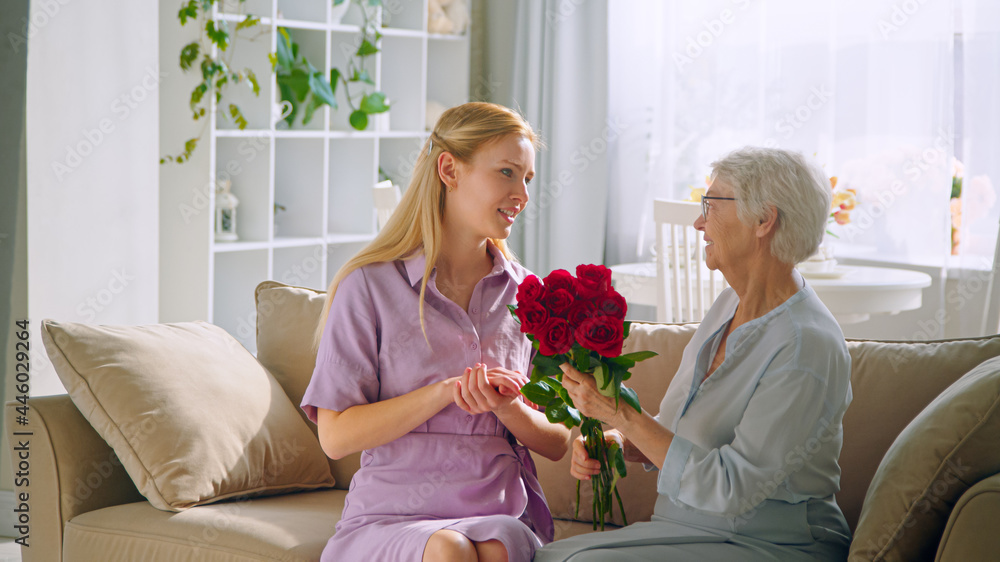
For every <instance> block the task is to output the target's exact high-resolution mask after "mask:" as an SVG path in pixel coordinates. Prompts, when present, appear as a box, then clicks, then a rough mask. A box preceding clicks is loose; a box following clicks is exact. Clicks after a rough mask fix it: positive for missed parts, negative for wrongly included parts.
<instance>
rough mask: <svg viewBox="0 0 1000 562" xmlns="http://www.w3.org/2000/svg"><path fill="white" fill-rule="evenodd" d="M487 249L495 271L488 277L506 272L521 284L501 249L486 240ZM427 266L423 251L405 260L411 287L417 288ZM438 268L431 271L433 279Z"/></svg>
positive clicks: (404, 264) (418, 251)
mask: <svg viewBox="0 0 1000 562" xmlns="http://www.w3.org/2000/svg"><path fill="white" fill-rule="evenodd" d="M486 248H487V249H488V250H489V252H490V254H492V255H493V270H492V271H490V274H489V275H487V277H492V276H494V275H499V274H501V273H504V272H506V273H507V275H509V276H510V277H511V278H512V279H514V280H515V281H517V282H520V281H521V279H519V278H518V277H519V276H518V275H517V274H516V272H515V271H514V269H513V267H512V264H511V262H510V261H509V260H508V259H507V258H505V257H504V255H503V252H501V251H500V248H497V247H496V244H494V243H493V240H490V239H488V238H487V239H486ZM426 264H427V256H425V255H424V252H423V250H417V252H416V253H414V254H413V256H411V257H409V258H404V260H403V266H404V267H406V277H407V279H408V280H409V282H410V286H411V287H416V286H417V284H418V283H420V280H421V279H423V277H424V267H425V266H426ZM436 271H437V268H434V270H432V271H431V279H433V278H434V276H435V272H436Z"/></svg>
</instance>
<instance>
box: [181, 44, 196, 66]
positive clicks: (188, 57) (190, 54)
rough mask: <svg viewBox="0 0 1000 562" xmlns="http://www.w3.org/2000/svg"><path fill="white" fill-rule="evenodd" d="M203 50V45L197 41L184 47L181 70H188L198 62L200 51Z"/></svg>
mask: <svg viewBox="0 0 1000 562" xmlns="http://www.w3.org/2000/svg"><path fill="white" fill-rule="evenodd" d="M199 50H201V45H199V44H198V42H197V41H194V42H192V43H188V44H187V45H184V48H183V49H181V70H188V69H190V68H191V65H193V64H194V61H196V60H198V51H199Z"/></svg>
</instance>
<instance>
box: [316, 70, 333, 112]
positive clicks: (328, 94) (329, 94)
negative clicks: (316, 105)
mask: <svg viewBox="0 0 1000 562" xmlns="http://www.w3.org/2000/svg"><path fill="white" fill-rule="evenodd" d="M309 89H310V90H312V93H313V96H314V97H318V98H319V101H320V102H322V103H325V104H327V105H329V106H330V107H332V108H334V109H336V108H337V100H335V99H334V98H333V89H331V88H330V83H329V82H327V81H326V79H325V78H323V73H322V72H319V71H316V72H314V73H312V74H311V75H310V76H309Z"/></svg>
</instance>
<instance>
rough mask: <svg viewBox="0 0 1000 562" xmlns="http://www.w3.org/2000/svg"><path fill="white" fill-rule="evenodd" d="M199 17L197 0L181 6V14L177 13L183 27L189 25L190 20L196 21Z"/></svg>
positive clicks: (191, 0)
mask: <svg viewBox="0 0 1000 562" xmlns="http://www.w3.org/2000/svg"><path fill="white" fill-rule="evenodd" d="M197 17H198V3H197V1H196V0H190V1H189V2H188V3H187V4H185V5H183V6H181V9H180V11H179V12H177V18H178V19H180V20H181V25H184V24H186V23H187V20H189V19H192V20H193V19H195V18H197Z"/></svg>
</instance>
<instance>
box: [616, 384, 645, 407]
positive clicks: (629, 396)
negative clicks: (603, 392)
mask: <svg viewBox="0 0 1000 562" xmlns="http://www.w3.org/2000/svg"><path fill="white" fill-rule="evenodd" d="M621 392H622V393H621V397H622V400H624V401H625V403H626V404H628V405H629V406H632V407H633V408H635V411H636V412H642V406H640V405H639V395H638V394H636V393H635V391H634V390H632V389H631V388H629V387H627V386H622V391H621Z"/></svg>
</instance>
